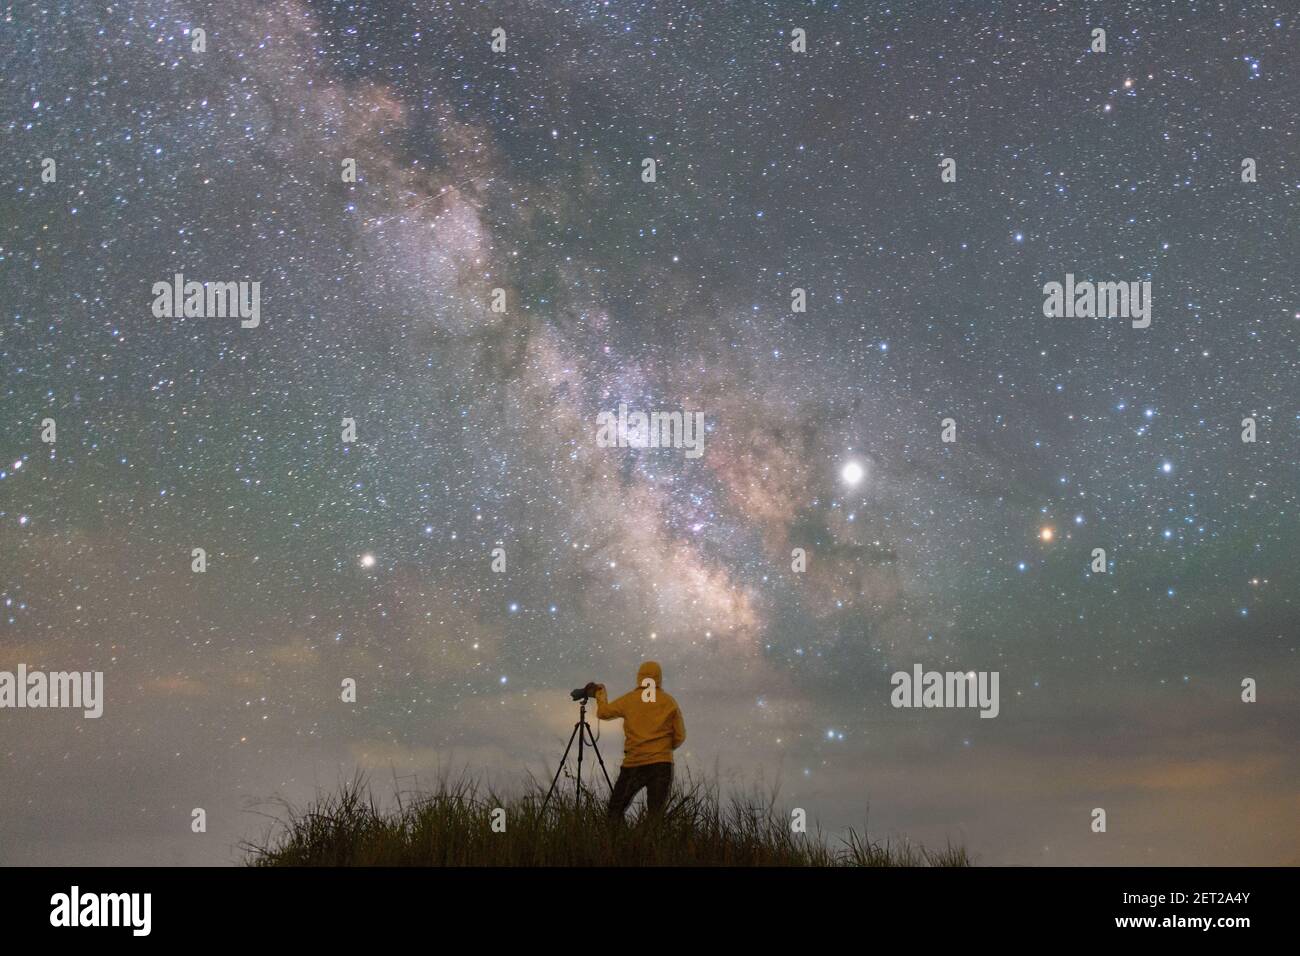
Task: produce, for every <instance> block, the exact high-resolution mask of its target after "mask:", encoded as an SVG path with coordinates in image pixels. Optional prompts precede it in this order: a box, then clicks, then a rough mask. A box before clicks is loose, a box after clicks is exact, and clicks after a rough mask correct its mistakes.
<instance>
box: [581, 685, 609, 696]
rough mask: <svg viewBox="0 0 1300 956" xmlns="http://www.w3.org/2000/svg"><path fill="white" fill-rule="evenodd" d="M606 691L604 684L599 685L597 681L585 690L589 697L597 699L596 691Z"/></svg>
mask: <svg viewBox="0 0 1300 956" xmlns="http://www.w3.org/2000/svg"><path fill="white" fill-rule="evenodd" d="M604 689H605V685H604V684H597V683H596V682H595V681H592V682H591V683H589V684H588V685H587V686H586V687H584V688H583V690H585V691H586V692H587V696H588V697H595V696H596V691H598V690H604Z"/></svg>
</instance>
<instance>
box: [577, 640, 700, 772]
mask: <svg viewBox="0 0 1300 956" xmlns="http://www.w3.org/2000/svg"><path fill="white" fill-rule="evenodd" d="M647 677H649V678H650V679H651V680H653V681H654V698H655V699H654V700H653V701H651V700H646V699H644V698H645V697H648V696H649V694H650V687H649V686H647V685H645V684H644V683H643V682H644V681H645V679H646V678H647ZM636 684H637V686H636V690H632V691H628V692H627V693H626V694H624V695H623V696H622V697H619V698H617V699H615V700H612V701H611V700H607V699H606V698H605V688H604V687H598V688H596V716H597V717H599V718H600V719H601V720H616V719H617V718H619V717H622V718H623V766H624V767H641V766H644V765H646V764H650V763H672V762H673V751H674V750H676V749H677V748H678V747H680V746H681V745H682V744H683V743H684V742H685V741H686V722H685V721H684V720H682V711H681V708H680V707H678V706H677V701H675V700H673V697H672V695H671V694H669V693H668V692H667V691H666V690H664V689H663V687H662V686H661V685H662V684H663V669H662V668H660V666H659V665H658V664H656V663H655V662H654V661H646V662H645V663H644V664H642V665H641V667H640V668H639V669H638V670H637V672H636Z"/></svg>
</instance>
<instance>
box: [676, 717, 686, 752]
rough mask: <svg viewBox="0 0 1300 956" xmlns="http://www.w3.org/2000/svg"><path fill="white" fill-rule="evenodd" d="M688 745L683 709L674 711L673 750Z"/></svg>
mask: <svg viewBox="0 0 1300 956" xmlns="http://www.w3.org/2000/svg"><path fill="white" fill-rule="evenodd" d="M684 743H686V721H685V720H683V719H682V709H681V708H680V707H678V708H677V709H676V710H675V711H673V750H676V749H677V748H678V747H680V746H681V745H682V744H684Z"/></svg>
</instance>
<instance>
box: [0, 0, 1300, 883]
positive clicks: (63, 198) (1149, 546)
mask: <svg viewBox="0 0 1300 956" xmlns="http://www.w3.org/2000/svg"><path fill="white" fill-rule="evenodd" d="M0 12H2V13H3V16H2V17H0V77H2V78H3V79H2V80H0V130H2V131H3V143H4V155H5V163H4V167H3V171H0V292H2V299H0V374H2V378H0V408H2V410H3V429H2V430H0V455H2V456H3V457H2V458H0V604H2V606H0V670H10V671H13V670H16V669H17V667H18V665H19V664H25V665H27V667H28V668H29V669H43V670H102V671H103V672H104V675H105V678H104V680H105V702H104V715H103V717H102V718H99V719H97V720H96V719H86V718H84V717H83V716H82V715H81V713H80V712H79V711H78V712H73V711H67V710H59V711H56V710H45V711H37V710H21V711H20V710H9V709H5V710H0V862H5V863H149V862H156V863H164V864H166V863H229V862H232V861H235V860H237V859H238V858H239V856H238V851H237V850H236V848H235V845H236V844H237V842H238V841H239V840H241V839H242V838H245V837H250V836H256V835H257V834H259V833H260V832H261V831H262V829H263V828H264V825H265V820H264V819H263V818H262V817H259V816H257V815H256V814H255V813H253V812H250V807H259V806H264V805H265V801H267V800H268V799H270V798H272V797H275V796H277V795H279V796H284V797H287V798H289V799H292V800H296V801H301V800H303V799H305V798H307V797H310V796H311V795H312V794H313V793H314V792H315V791H316V789H317V788H318V787H323V788H326V789H331V788H333V787H334V786H335V785H336V784H337V783H338V782H339V781H340V780H346V779H350V778H351V777H352V775H353V774H354V773H355V772H356V771H357V770H358V769H359V768H360V769H362V770H366V771H369V772H370V773H371V775H372V780H373V782H374V784H375V786H376V789H377V791H379V792H380V794H381V795H382V794H384V793H391V792H392V789H393V786H394V776H396V777H398V778H399V783H400V786H402V787H404V788H414V787H419V786H425V785H430V784H432V783H433V781H434V780H435V779H436V778H437V776H438V774H439V773H440V772H449V771H450V772H452V773H455V774H459V773H460V772H461V771H462V770H468V771H469V772H470V773H472V774H476V775H478V776H480V777H482V778H483V779H484V780H490V781H491V782H493V783H495V784H498V785H500V786H502V787H504V788H506V789H511V788H514V789H517V788H520V787H522V786H523V785H524V784H525V782H526V781H527V775H528V774H529V773H531V774H533V775H535V776H539V777H549V775H550V772H552V771H553V769H554V766H555V761H556V760H557V759H558V757H559V754H560V752H561V750H562V749H563V745H564V741H565V739H566V738H567V735H568V731H569V729H570V728H571V726H572V723H573V721H574V719H575V718H576V713H575V707H574V706H573V705H571V704H570V702H569V699H568V691H569V689H570V688H572V687H577V686H581V685H583V684H584V683H585V682H587V681H588V680H596V681H601V682H603V683H606V684H608V685H610V687H611V690H617V691H618V692H620V693H621V692H623V691H625V690H628V689H630V688H631V687H632V684H633V678H634V676H635V672H636V666H637V664H638V663H639V662H640V661H641V660H643V659H646V658H653V659H656V660H659V661H661V662H662V664H663V666H664V672H665V683H664V686H665V687H666V688H667V689H669V690H670V691H671V692H672V694H673V695H674V696H675V697H676V698H677V700H678V701H679V702H680V704H681V706H682V708H683V712H684V714H685V719H686V726H687V731H688V740H687V743H686V745H685V746H684V747H683V748H682V750H681V751H679V752H678V755H677V756H678V771H679V773H683V772H685V770H686V769H687V768H689V769H690V771H691V772H692V773H695V774H702V775H706V776H717V777H719V778H720V780H721V782H722V784H723V786H724V788H736V789H741V790H744V789H746V788H751V787H754V786H758V787H762V788H764V789H765V790H770V789H772V788H773V787H779V795H778V804H779V805H780V806H784V807H802V808H804V809H806V810H807V813H808V817H809V819H810V821H813V820H815V821H818V822H820V824H821V826H822V828H823V829H824V830H826V831H828V832H829V833H831V834H834V833H837V832H840V831H842V830H843V828H845V827H848V826H850V825H852V826H857V827H858V828H859V829H861V828H862V826H863V824H864V823H865V824H866V825H867V826H868V828H869V829H870V831H871V832H872V834H873V835H875V836H877V837H880V838H885V837H891V838H898V837H907V838H911V839H913V840H918V841H920V842H922V843H926V844H931V845H939V846H942V845H944V844H945V843H947V842H948V841H951V842H953V843H959V844H962V845H964V846H966V848H967V849H968V850H969V851H970V852H972V853H973V854H975V855H976V857H977V859H978V861H979V862H982V863H992V864H1005V863H1015V864H1031V865H1032V864H1057V865H1061V864H1187V863H1222V864H1262V863H1275V864H1277V863H1292V864H1294V863H1300V824H1298V823H1297V820H1298V819H1300V756H1298V755H1297V749H1298V748H1297V738H1298V737H1300V703H1298V698H1297V694H1298V693H1300V660H1298V659H1297V642H1298V635H1300V590H1298V585H1300V568H1298V566H1297V561H1296V554H1297V548H1296V546H1295V537H1296V533H1297V530H1298V521H1297V516H1298V509H1300V477H1298V475H1297V460H1298V457H1300V456H1298V455H1297V449H1298V448H1300V402H1298V401H1297V397H1298V396H1300V389H1298V388H1297V385H1298V383H1300V375H1298V373H1300V361H1298V356H1300V352H1298V350H1297V346H1298V345H1300V341H1298V340H1300V280H1298V279H1297V254H1298V253H1300V241H1298V240H1297V234H1296V230H1297V224H1298V223H1300V216H1298V213H1300V161H1298V160H1297V156H1300V126H1298V117H1300V68H1298V66H1297V63H1296V57H1297V50H1298V47H1297V36H1298V34H1300V24H1298V22H1297V18H1296V13H1295V10H1294V6H1293V5H1292V4H1280V3H1268V2H1253V0H1252V2H1240V3H1237V2H1222V3H1206V2H1199V3H1194V2H1187V3H1183V2H1180V3H1139V2H1132V3H1106V4H1103V3H1027V2H1026V3H1011V2H1007V3H986V2H980V3H970V4H964V3H954V2H915V3H910V2H896V3H870V4H867V3H859V2H842V3H825V2H820V3H805V2H795V0H787V2H778V0H771V2H748V0H746V2H741V0H730V2H725V3H723V2H706V0H699V2H680V3H668V2H660V3H648V2H647V3H632V2H622V0H606V2H571V3H562V2H559V0H555V2H551V3H540V2H481V3H479V2H466V3H453V2H428V0H419V2H417V0H394V2H383V3H381V2H355V3H340V4H334V3H323V2H322V3H308V2H303V0H276V2H269V3H263V2H255V0H222V2H213V3H210V4H205V3H185V2H156V0H155V2H148V0H124V2H118V3H112V4H90V3H64V2H50V3H46V4H29V3H17V4H6V5H3V6H0ZM497 27H500V28H502V29H504V30H505V31H506V50H505V52H503V53H495V52H493V50H492V49H491V43H492V31H493V29H494V28H497ZM195 28H202V29H203V30H204V31H206V50H205V51H204V52H195V51H194V50H193V49H192V41H193V38H194V35H193V34H192V33H191V31H192V30H193V29H195ZM796 28H801V29H803V30H805V31H806V35H807V50H806V52H802V53H799V52H794V51H793V50H792V49H791V43H792V38H791V31H792V30H794V29H796ZM1096 28H1101V29H1104V30H1105V31H1106V51H1105V52H1092V51H1091V50H1090V46H1091V44H1092V39H1093V38H1092V31H1093V30H1094V29H1096ZM47 158H52V159H54V160H55V162H56V164H57V166H56V168H57V179H56V181H54V182H46V181H43V180H42V161H43V160H45V159H47ZM348 158H352V159H355V161H356V168H357V181H356V182H355V183H351V182H344V181H343V177H342V175H341V168H342V163H343V161H344V160H345V159H348ZM646 158H652V159H654V160H655V162H656V164H657V173H656V180H655V181H654V182H652V183H647V182H644V181H643V179H642V162H643V160H644V159H646ZM945 158H952V159H955V160H956V163H957V166H956V181H955V182H944V181H942V178H941V175H940V174H941V163H942V161H943V160H944V159H945ZM1245 158H1252V159H1254V160H1255V163H1256V167H1257V181H1255V182H1243V181H1242V160H1243V159H1245ZM177 272H180V273H183V274H184V275H185V278H186V279H192V280H198V281H213V282H227V281H230V282H236V281H258V282H260V283H261V286H260V289H261V302H260V313H261V315H260V318H261V321H260V325H259V326H258V327H256V328H242V327H241V325H240V322H239V320H238V319H237V318H215V317H208V318H204V317H198V318H195V317H191V318H183V317H182V318H161V319H160V318H156V317H155V316H154V314H153V312H152V310H151V306H152V304H153V300H154V295H153V294H152V292H151V288H152V286H153V285H154V283H156V282H169V281H170V280H171V279H172V277H173V275H174V274H175V273H177ZM1067 273H1069V274H1073V275H1074V276H1075V277H1076V279H1077V280H1078V281H1082V280H1084V279H1089V280H1093V281H1123V282H1141V281H1149V282H1151V288H1152V299H1151V302H1152V313H1151V324H1150V327H1149V328H1146V329H1136V328H1133V327H1132V326H1131V323H1130V322H1129V321H1128V319H1125V318H1100V317H1098V318H1066V317H1057V318H1048V317H1045V316H1044V312H1043V304H1044V292H1043V286H1044V284H1045V283H1048V282H1053V281H1056V282H1064V281H1065V277H1066V274H1067ZM796 288H799V289H804V290H805V292H806V299H807V309H806V311H805V312H794V311H792V308H791V301H792V299H791V294H792V290H793V289H796ZM493 289H503V290H504V291H505V303H506V307H505V310H504V311H503V312H493V311H492V309H491V302H492V297H493ZM620 403H625V404H627V405H628V406H629V407H630V408H632V409H635V410H643V411H651V410H663V411H672V410H686V411H694V410H700V411H703V412H704V414H705V420H706V433H705V439H704V451H703V454H702V456H700V457H699V458H688V457H687V456H685V455H684V454H682V451H681V450H680V449H635V448H604V447H599V446H598V444H597V441H596V416H597V415H598V414H600V413H601V412H602V411H609V410H615V409H617V407H618V405H619V404H620ZM1246 417H1252V418H1254V419H1255V421H1256V423H1257V424H1256V427H1257V441H1256V442H1253V443H1247V442H1243V441H1242V438H1241V432H1242V420H1243V419H1244V418H1246ZM46 418H52V419H54V420H55V422H56V423H57V438H56V440H55V442H54V443H53V444H49V443H45V442H43V441H42V440H41V430H42V424H41V423H42V421H43V420H44V419H46ZM344 418H353V419H355V421H356V434H357V437H356V441H354V442H350V443H345V442H344V441H343V440H342V435H341V432H342V421H343V419H344ZM947 418H951V419H952V420H953V421H954V422H955V437H956V440H955V441H953V442H943V441H942V440H941V422H942V421H943V420H944V419H947ZM200 547H201V548H203V549H205V551H206V553H207V561H208V564H207V570H206V572H204V573H195V572H194V571H192V569H191V560H192V559H191V553H192V549H194V548H200ZM1098 547H1100V548H1104V549H1105V550H1106V554H1107V556H1108V563H1109V565H1110V567H1109V570H1108V572H1107V573H1104V574H1103V573H1094V572H1093V571H1092V569H1091V563H1090V562H1091V556H1092V551H1093V549H1094V548H1098ZM495 548H502V549H504V552H505V555H506V570H505V571H504V572H503V573H495V572H493V571H492V568H491V564H492V552H493V549H495ZM795 548H803V549H805V550H806V552H807V562H808V563H807V570H806V571H805V572H803V573H796V572H795V571H793V570H792V564H791V562H792V558H791V553H792V550H793V549H795ZM916 664H921V665H923V666H924V667H925V668H926V669H938V670H961V671H968V670H975V671H997V672H998V673H999V674H1000V689H1001V706H1000V713H999V715H998V716H997V717H996V718H994V719H981V718H980V717H979V714H978V712H977V711H974V710H970V709H965V710H959V709H920V710H917V709H895V708H893V707H891V705H890V700H889V697H890V691H891V685H890V675H891V674H892V673H893V672H895V671H898V670H905V671H909V672H910V671H911V669H912V668H913V666H914V665H916ZM1247 677H1249V678H1253V679H1254V680H1256V681H1257V684H1258V699H1257V701H1256V702H1254V703H1247V702H1243V700H1242V681H1243V679H1244V678H1247ZM345 678H352V679H354V680H356V682H357V701H356V703H355V704H352V703H345V702H343V701H342V700H341V699H340V693H341V692H340V685H341V682H342V681H343V680H344V679H345ZM601 730H602V733H603V735H604V736H603V737H602V741H601V746H602V749H603V750H604V751H605V753H606V757H607V760H609V761H610V762H611V764H613V765H616V764H617V762H618V756H619V754H620V751H621V733H620V731H619V728H618V725H617V724H604V725H603V726H602V728H601ZM195 807H202V808H204V809H205V810H206V812H207V817H208V832H206V833H203V834H196V833H192V832H191V826H190V824H191V810H192V809H193V808H195ZM1097 807H1100V808H1105V810H1106V812H1107V817H1108V819H1107V832H1105V833H1094V832H1092V827H1091V824H1092V816H1091V812H1092V810H1093V808H1097Z"/></svg>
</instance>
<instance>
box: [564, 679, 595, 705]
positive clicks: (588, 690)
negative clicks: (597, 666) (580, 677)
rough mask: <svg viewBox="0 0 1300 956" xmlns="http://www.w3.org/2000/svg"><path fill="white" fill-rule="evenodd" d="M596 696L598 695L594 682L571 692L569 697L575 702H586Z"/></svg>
mask: <svg viewBox="0 0 1300 956" xmlns="http://www.w3.org/2000/svg"><path fill="white" fill-rule="evenodd" d="M595 695H596V684H595V682H594V681H593V682H591V683H589V684H587V686H586V687H579V688H577V689H576V690H571V691H569V697H571V698H572V699H573V700H575V701H578V700H586V699H587V698H589V697H594V696H595Z"/></svg>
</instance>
